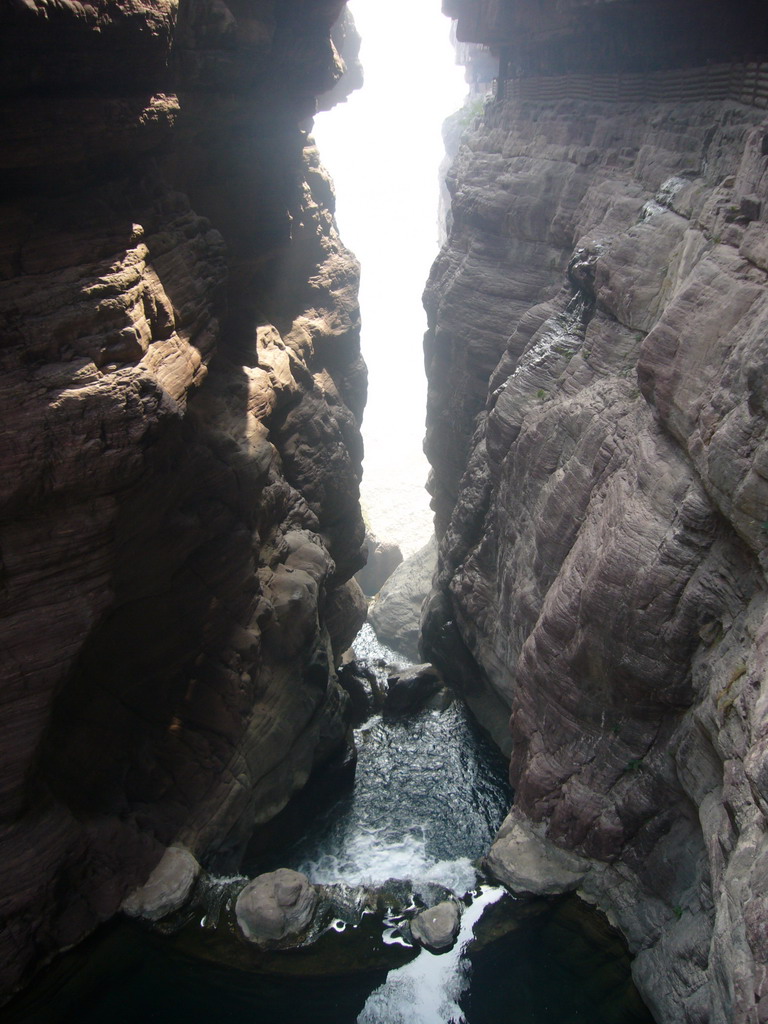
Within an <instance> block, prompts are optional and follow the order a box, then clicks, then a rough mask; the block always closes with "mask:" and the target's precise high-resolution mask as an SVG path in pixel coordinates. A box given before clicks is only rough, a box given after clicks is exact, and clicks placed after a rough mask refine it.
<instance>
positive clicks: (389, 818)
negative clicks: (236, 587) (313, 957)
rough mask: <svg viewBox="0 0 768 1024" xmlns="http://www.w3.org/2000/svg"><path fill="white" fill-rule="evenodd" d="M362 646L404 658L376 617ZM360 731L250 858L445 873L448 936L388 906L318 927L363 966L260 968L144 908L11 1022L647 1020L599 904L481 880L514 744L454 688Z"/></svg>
mask: <svg viewBox="0 0 768 1024" xmlns="http://www.w3.org/2000/svg"><path fill="white" fill-rule="evenodd" d="M356 649H357V653H358V656H360V655H361V654H362V653H364V654H365V655H366V657H367V658H369V659H371V664H373V665H375V664H376V663H377V660H378V662H379V664H378V669H377V670H378V672H379V674H380V675H381V676H385V675H386V668H384V667H383V666H384V663H385V662H387V661H389V662H391V661H392V660H393V658H394V657H395V652H392V651H389V650H388V649H386V648H382V647H381V646H380V645H378V644H377V642H376V640H375V637H374V636H373V634H372V633H371V631H370V630H369V629H367V628H366V629H365V630H364V632H363V634H362V635H361V637H360V638H359V639H358V642H357V644H356ZM356 741H357V745H358V751H359V753H358V765H357V771H356V775H355V779H354V783H353V784H351V786H349V787H348V788H347V790H346V791H345V792H343V793H341V794H340V795H337V797H336V799H335V800H334V801H333V803H332V805H331V806H328V807H326V809H325V810H324V811H322V812H321V813H318V814H315V815H313V816H311V817H308V818H307V819H306V821H305V828H304V831H303V834H302V835H300V836H299V837H298V838H296V839H295V840H294V841H293V842H292V844H291V845H289V846H287V847H285V846H284V847H283V848H282V849H280V850H279V851H273V852H272V853H271V854H269V855H264V854H261V855H260V856H259V857H254V858H252V863H250V864H247V865H246V870H247V872H248V873H250V874H253V873H255V872H257V871H261V870H267V869H269V868H271V867H276V866H278V865H280V866H288V867H295V868H298V869H299V870H302V871H304V872H306V873H307V874H308V875H309V876H310V878H311V879H312V880H313V881H314V882H316V883H323V884H333V883H339V882H344V883H349V884H355V883H360V884H366V885H367V884H377V885H381V884H382V883H385V882H387V880H388V879H392V878H399V879H408V880H409V884H408V886H407V887H406V891H408V892H411V893H413V894H414V897H413V898H414V900H415V901H416V902H417V903H418V902H419V900H420V899H421V900H422V902H427V903H428V902H429V900H430V898H432V899H433V900H434V899H441V898H444V896H445V893H444V892H442V890H440V892H441V893H442V895H440V894H438V895H437V896H436V897H435V892H436V891H437V890H436V889H435V886H440V887H445V888H446V889H451V890H453V892H454V893H455V895H456V897H457V898H459V900H460V903H461V904H462V905H463V914H462V920H461V931H460V933H459V936H458V939H457V942H456V944H455V945H454V947H453V948H452V949H451V950H450V951H449V952H446V953H443V954H441V955H433V954H432V953H429V952H427V951H426V950H416V949H415V948H411V947H410V944H409V943H408V942H407V941H405V940H404V939H403V938H402V936H401V935H400V933H399V931H398V924H399V922H400V920H401V919H398V918H396V917H395V916H394V914H393V913H391V914H390V916H389V917H385V919H384V921H383V924H382V922H381V921H380V920H379V919H374V918H373V917H371V918H365V919H363V921H362V922H361V924H360V925H359V927H357V928H353V929H350V928H348V927H347V928H346V929H345V928H344V926H343V924H341V922H339V924H340V925H341V927H340V929H339V930H340V931H343V932H345V934H344V935H343V936H338V937H337V938H336V939H334V938H333V937H331V936H330V935H326V936H324V938H323V940H322V941H324V942H325V943H326V945H327V943H328V942H329V941H330V942H334V941H338V942H346V943H348V944H349V943H350V942H352V943H353V944H355V945H353V947H352V949H353V958H352V963H353V964H355V969H354V970H350V968H349V960H347V961H346V966H344V967H343V968H341V967H338V966H336V967H334V966H333V965H334V960H333V956H332V957H331V958H330V960H328V961H327V962H326V963H327V965H329V966H323V967H322V968H321V969H319V970H318V969H317V968H312V966H311V963H310V960H309V959H308V958H307V957H306V956H305V955H304V954H302V953H301V952H293V953H284V954H279V955H278V960H277V964H275V963H272V964H271V965H270V967H269V972H270V973H268V974H264V973H261V974H259V973H255V971H254V970H253V969H252V970H239V969H236V968H235V967H233V966H227V965H224V964H222V963H221V962H210V961H208V960H206V959H199V958H197V957H192V956H189V955H188V953H184V952H182V949H181V948H180V946H179V943H177V942H176V941H175V940H174V938H173V937H171V938H163V937H161V936H158V935H156V934H152V933H150V932H148V931H147V930H145V929H144V928H142V927H141V926H140V925H137V924H134V923H128V922H124V923H114V924H112V925H111V926H109V927H107V928H105V929H104V930H103V931H102V932H101V933H100V934H98V935H96V936H94V937H93V939H91V940H90V941H89V942H87V943H84V944H83V945H82V946H81V947H78V948H77V949H76V950H74V951H72V952H71V953H69V954H67V955H65V956H64V957H61V958H60V959H59V960H58V961H57V962H56V963H55V964H54V965H53V966H52V968H50V969H49V971H48V972H47V973H46V974H44V975H43V976H41V978H40V979H39V981H38V983H37V984H36V985H35V986H33V987H32V988H31V989H30V991H29V992H28V993H26V994H25V995H24V996H23V997H22V998H21V999H20V1000H19V1001H18V1002H17V1003H16V1004H15V1005H13V1004H12V1005H11V1006H10V1007H9V1008H8V1009H7V1010H6V1011H5V1012H3V1011H0V1022H2V1024H38V1022H40V1024H64V1022H69V1021H73V1022H74V1021H77V1022H78V1024H96V1022H99V1024H101V1022H104V1024H107V1022H108V1024H128V1022H133V1021H142V1022H144V1021H157V1022H162V1024H182V1022H183V1024H198V1022H199V1024H204V1022H205V1024H217V1022H219V1021H221V1022H227V1024H305V1022H306V1024H326V1022H327V1024H651V1018H650V1016H649V1015H648V1013H647V1011H646V1010H645V1008H644V1007H643V1005H642V1003H641V1002H640V1000H639V997H638V996H637V993H636V991H635V990H634V987H633V986H632V983H631V979H630V975H629V961H628V958H627V955H626V952H625V950H624V948H623V946H622V944H621V942H620V941H619V940H618V938H617V937H616V936H615V934H613V933H612V932H611V931H610V929H608V928H607V926H606V925H605V923H604V921H603V920H602V918H601V917H600V916H599V915H596V914H595V913H594V912H592V911H591V910H589V909H588V908H586V907H585V906H584V905H583V904H581V903H580V902H579V901H578V900H576V899H575V898H570V899H567V900H564V901H560V902H554V903H552V902H548V901H544V900H541V901H537V902H533V903H530V902H525V901H518V900H514V899H512V898H511V897H510V896H508V895H507V894H506V893H505V892H504V890H502V889H500V888H498V887H494V886H491V885H488V884H484V883H482V880H481V878H480V876H479V875H478V872H477V869H476V863H477V860H478V858H479V857H481V855H482V854H483V853H484V852H485V851H486V850H487V849H488V846H489V844H490V842H491V841H492V837H493V835H494V833H495V831H496V829H497V828H498V825H499V824H500V822H501V820H502V818H503V816H504V814H505V812H506V810H507V807H508V804H509V799H510V793H509V789H508V787H507V783H506V778H505V776H506V770H505V769H506V766H505V763H504V761H503V759H502V758H501V757H500V755H499V754H498V753H497V752H496V751H495V748H493V747H492V746H491V745H490V743H489V742H488V741H487V740H486V739H485V737H484V736H483V735H482V734H481V733H480V731H479V730H478V729H477V727H476V725H475V724H474V722H473V720H472V719H471V717H470V716H469V715H468V713H467V711H466V709H465V708H464V706H463V705H462V704H461V703H459V702H454V703H453V704H451V705H450V706H449V707H448V708H446V709H445V710H443V711H437V710H429V709H425V710H422V711H419V712H418V713H416V714H413V715H409V716H406V717H404V718H401V719H398V720H394V721H387V720H385V719H384V718H382V717H381V716H380V715H377V716H374V717H373V718H372V719H371V720H369V721H368V722H366V723H365V725H363V726H362V727H361V728H360V729H358V730H357V734H356ZM195 928H197V925H195ZM382 928H383V933H382ZM230 941H231V940H230ZM182 946H183V943H182ZM374 947H375V948H376V950H377V951H378V952H376V953H375V955H374V956H373V957H372V958H371V959H370V960H366V957H368V955H369V954H370V951H371V949H373V948H374ZM310 948H312V947H310ZM348 948H349V947H348ZM387 948H391V949H393V953H394V955H395V956H399V963H400V966H397V964H396V963H394V964H393V965H392V966H391V968H390V969H389V971H387V970H386V969H385V968H383V967H382V962H383V961H382V951H384V955H385V957H386V956H389V954H387V953H386V949H387ZM398 950H399V952H398ZM356 951H358V952H356ZM302 956H305V959H304V961H303V964H304V966H302ZM280 957H284V958H285V959H284V961H281V960H280V959H279V958H280ZM408 958H410V960H409V962H405V961H406V960H408ZM358 961H359V962H358ZM339 962H340V961H339ZM368 963H370V966H364V965H365V964H368Z"/></svg>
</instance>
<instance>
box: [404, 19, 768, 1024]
mask: <svg viewBox="0 0 768 1024" xmlns="http://www.w3.org/2000/svg"><path fill="white" fill-rule="evenodd" d="M608 6H611V5H608ZM595 91H596V93H597V91H598V90H597V89H596V90H595ZM449 187H450V189H451V193H452V202H453V206H452V231H451V234H450V237H449V239H448V242H447V244H446V246H445V247H444V249H443V251H442V252H441V254H440V256H439V258H438V260H437V261H436V263H435V265H434V268H433V271H432V275H431V277H430V281H429V283H428V286H427V290H426V293H425V303H426V306H427V310H428V316H429V323H430V329H429V332H428V334H427V338H426V342H425V347H426V361H427V367H428V377H429V399H428V401H429V406H428V431H427V451H428V455H429V458H430V461H431V464H432V484H431V486H432V492H433V495H434V507H435V511H436V522H437V526H438V535H439V537H440V551H439V563H438V575H437V585H436V587H435V589H434V591H433V594H432V596H431V599H430V601H429V604H428V607H427V610H426V613H425V619H424V645H425V646H424V650H423V654H424V655H425V657H428V658H430V659H431V660H433V661H435V663H436V664H438V665H439V666H440V667H441V668H442V670H443V672H444V673H445V674H446V676H448V677H449V678H450V679H452V680H453V682H454V683H455V684H458V685H459V686H463V687H464V691H465V693H466V694H467V696H468V699H469V701H470V703H471V704H472V706H473V707H474V708H475V709H476V711H477V712H478V714H479V716H480V717H481V719H483V720H484V721H485V723H486V725H487V726H488V728H489V729H491V730H493V731H494V732H495V734H496V735H499V733H500V732H501V730H502V726H503V724H504V723H505V721H506V718H507V716H509V721H510V723H511V741H512V762H511V777H512V783H513V785H514V787H515V790H516V806H515V810H514V813H513V815H512V816H511V817H510V819H509V820H508V822H507V824H506V826H505V829H504V830H503V832H502V836H501V838H500V840H499V843H498V844H497V847H496V848H495V850H494V857H493V858H492V862H493V864H494V865H495V867H496V869H497V870H498V872H499V873H500V875H501V877H504V878H505V879H506V880H507V881H508V882H509V883H510V884H512V885H515V884H519V885H520V887H521V888H525V887H526V884H527V885H531V886H532V887H533V888H535V884H534V883H530V882H527V883H525V884H524V883H523V881H522V880H521V877H520V864H521V863H522V861H521V860H519V858H520V857H521V856H523V852H524V850H525V848H526V844H527V848H528V850H529V851H538V852H537V856H538V855H539V854H541V851H547V850H549V851H550V853H552V864H553V865H555V867H556V866H557V864H558V863H560V861H559V860H558V855H557V854H556V853H555V852H553V851H556V850H567V851H570V852H571V853H574V854H576V855H577V858H576V859H572V860H570V861H569V862H568V863H569V865H570V868H569V870H568V871H565V872H561V873H560V881H559V884H560V886H561V887H571V888H574V887H577V888H579V889H580V890H581V892H582V893H583V894H584V895H585V896H586V897H587V898H588V899H591V900H594V901H595V902H596V903H598V904H599V905H600V906H601V907H603V908H604V909H605V910H606V911H608V913H609V914H610V915H611V917H612V919H613V920H614V921H616V922H617V923H618V925H619V926H620V927H621V928H622V930H623V931H624V933H625V935H626V936H627V938H628V941H629V943H630V946H631V948H632V950H633V951H634V952H635V953H636V954H637V955H636V959H635V965H634V970H635V974H636V978H637V981H638V983H639V985H640V988H641V991H642V992H643V994H644V996H645V998H646V1000H647V1001H648V1003H649V1006H650V1007H651V1008H652V1010H653V1012H654V1014H655V1015H656V1017H657V1019H658V1020H659V1021H664V1022H669V1024H672V1022H674V1024H681V1022H689V1024H692V1022H697V1024H703V1022H710V1024H715V1022H717V1024H742V1022H750V1024H757V1022H765V1021H767V1020H768V932H767V931H766V922H767V921H768V842H767V841H766V827H767V826H768V821H767V820H766V819H767V816H768V675H767V674H766V668H767V665H766V661H767V659H768V603H767V601H766V578H765V574H766V569H767V568H768V561H767V559H768V389H767V388H766V379H767V378H766V371H765V367H766V365H767V364H768V116H766V113H765V111H764V110H759V109H756V108H754V107H750V106H747V105H741V104H738V103H733V102H729V101H723V102H713V101H709V102H694V103H677V104H676V103H674V102H667V103H659V104H653V103H634V104H633V103H625V102H621V101H620V97H617V100H616V102H605V101H599V100H597V99H594V100H590V98H589V97H588V96H584V95H583V94H582V96H581V98H580V99H578V100H575V99H571V98H569V96H568V95H567V91H566V86H565V85H562V86H561V94H560V96H559V98H558V99H557V100H556V101H554V102H546V103H545V102H535V101H533V100H513V99H507V100H505V101H504V102H501V103H497V104H493V105H489V106H488V107H487V108H486V113H485V115H484V117H483V118H481V119H479V120H478V121H476V122H475V124H474V125H473V126H472V128H471V129H470V130H469V132H468V133H467V134H466V135H465V138H464V142H463V145H462V148H461V150H460V152H459V154H458V157H457V159H456V161H455V162H454V165H453V169H452V171H451V173H450V176H449ZM505 855H506V856H505ZM553 870H554V868H553ZM516 872H517V874H516ZM555 875H557V870H555ZM541 884H542V885H544V882H543V881H542V882H541Z"/></svg>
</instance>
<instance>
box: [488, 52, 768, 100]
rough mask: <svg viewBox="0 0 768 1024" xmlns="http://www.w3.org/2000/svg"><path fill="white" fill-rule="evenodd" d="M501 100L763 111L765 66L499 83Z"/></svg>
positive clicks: (767, 81)
mask: <svg viewBox="0 0 768 1024" xmlns="http://www.w3.org/2000/svg"><path fill="white" fill-rule="evenodd" d="M504 98H505V99H514V100H533V101H535V102H539V103H556V102H557V101H558V100H562V99H577V100H597V101H600V102H605V103H642V102H651V103H667V102H675V103H680V102H694V101H696V100H733V101H735V102H736V103H745V104H748V105H749V106H753V107H760V108H762V109H766V108H768V63H762V64H711V65H707V66H706V67H698V68H678V69H673V70H670V71H653V72H648V73H627V74H621V73H619V74H610V75H585V74H569V75H558V76H551V77H538V78H515V79H510V80H508V81H507V82H505V83H504Z"/></svg>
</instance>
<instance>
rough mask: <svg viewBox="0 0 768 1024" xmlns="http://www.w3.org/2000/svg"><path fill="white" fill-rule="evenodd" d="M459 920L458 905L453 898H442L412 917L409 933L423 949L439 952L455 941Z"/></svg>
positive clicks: (448, 947)
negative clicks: (439, 901)
mask: <svg viewBox="0 0 768 1024" xmlns="http://www.w3.org/2000/svg"><path fill="white" fill-rule="evenodd" d="M460 920H461V915H460V914H459V908H458V905H457V904H456V903H455V902H454V901H453V900H444V901H443V902H442V903H438V904H436V905H435V906H434V907H428V908H427V909H426V910H422V911H421V912H420V913H418V914H416V916H415V917H414V918H412V920H411V935H412V936H413V938H414V939H415V940H416V941H417V942H418V943H419V945H421V946H424V947H425V949H429V950H431V951H432V952H433V953H440V952H442V951H443V950H445V949H450V947H451V946H452V945H453V943H454V942H455V941H456V936H457V935H458V934H459V924H460Z"/></svg>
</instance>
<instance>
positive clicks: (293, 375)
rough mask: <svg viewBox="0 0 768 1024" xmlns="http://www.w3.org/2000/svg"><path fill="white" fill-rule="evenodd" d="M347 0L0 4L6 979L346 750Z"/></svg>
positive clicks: (351, 295) (352, 509) (356, 375)
mask: <svg viewBox="0 0 768 1024" xmlns="http://www.w3.org/2000/svg"><path fill="white" fill-rule="evenodd" d="M341 7H342V2H341V0H314V2H304V0H301V2H300V0H282V2H281V3H279V4H275V3H273V2H271V0H255V2H252V3H249V4H240V3H237V4H236V3H231V4H227V3H222V2H218V0H217V2H215V3H208V2H204V0H182V2H180V3H177V2H174V0H152V2H141V0H126V2H122V0H121V2H119V3H111V2H110V3H108V2H106V0H91V2H89V3H86V4H81V3H75V2H70V0H60V2H56V3H51V2H48V0H24V2H21V0H19V2H10V3H7V4H4V5H3V9H2V11H1V12H0V40H2V42H1V43H0V47H1V48H2V62H1V66H2V76H1V77H0V108H1V109H2V115H3V123H4V136H3V145H2V147H0V195H1V196H2V200H1V201H0V218H1V219H2V224H3V231H2V245H1V247H0V333H1V334H2V342H1V343H0V364H1V366H2V379H1V380H0V394H1V395H2V397H1V398H0V465H1V467H2V472H0V552H1V558H0V581H1V584H2V585H1V586H0V631H2V640H1V641H0V652H1V653H0V662H2V667H3V672H2V675H3V681H2V691H1V696H0V700H2V705H3V715H2V726H0V729H1V730H2V731H1V734H0V762H1V769H0V807H1V809H2V810H1V813H2V822H3V825H2V832H0V856H1V857H2V863H3V880H4V884H3V904H2V914H1V915H0V916H1V917H2V920H3V925H2V932H1V933H0V965H2V966H1V967H0V975H1V976H2V978H1V980H0V988H2V989H10V988H13V987H14V986H16V985H18V984H19V982H20V981H21V980H22V979H24V978H25V977H26V976H27V974H28V972H29V971H30V970H31V969H33V968H34V966H36V965H37V964H38V963H39V962H40V961H41V960H43V959H45V958H46V957H47V956H49V955H51V953H52V952H53V951H55V950H57V949H59V948H62V947H65V946H68V945H71V944H72V943H74V942H76V941H77V940H79V939H80V938H81V937H82V936H83V935H85V934H86V933H87V932H88V931H89V930H91V929H92V928H93V927H94V926H95V925H96V924H97V923H98V922H99V921H103V920H105V919H106V918H107V917H109V916H110V915H111V914H112V913H113V912H114V911H115V910H116V909H117V908H118V907H119V906H120V903H121V901H122V899H123V897H124V895H125V893H126V892H127V891H128V890H129V889H130V888H131V887H132V886H134V885H135V884H136V883H137V882H139V881H142V880H143V879H144V878H146V876H147V875H148V873H149V871H150V869H151V868H152V867H153V865H154V864H155V863H156V862H157V861H158V860H159V858H160V856H161V855H162V853H163V851H164V850H165V848H166V847H167V846H169V845H170V844H174V843H181V844H182V845H184V846H186V847H189V848H190V849H191V850H192V851H193V852H194V853H195V854H196V855H197V856H198V857H201V858H203V859H204V860H205V861H206V863H210V862H212V861H213V862H216V863H217V864H220V865H221V866H231V865H232V864H234V863H236V862H237V858H238V854H239V852H240V851H241V849H242V848H243V845H244V843H245V841H246V840H247V838H248V835H249V833H250V832H251V830H252V828H253V826H254V823H258V822H260V821H264V820H266V819H267V818H269V817H271V816H272V815H274V814H275V813H276V812H277V811H278V810H279V809H280V808H281V807H282V806H283V805H284V804H285V803H286V801H287V800H288V798H289V797H290V795H291V793H292V792H293V791H294V790H295V789H296V788H297V787H299V786H301V785H302V784H303V783H304V782H305V781H306V779H307V777H308V776H309V774H310V772H311V771H312V770H313V768H314V767H315V766H317V765H318V764H320V763H322V762H323V760H324V759H325V758H327V757H328V756H329V754H330V753H332V752H333V751H334V750H335V749H336V748H338V746H339V745H340V744H343V743H344V740H345V733H346V725H345V722H344V717H343V714H342V712H343V709H344V704H345V700H346V698H345V697H344V695H343V692H342V691H341V689H340V688H339V687H338V685H337V682H336V679H335V673H334V665H335V663H336V661H337V659H338V657H339V655H340V653H341V651H342V650H343V649H344V648H345V647H346V646H347V645H348V643H349V640H350V638H351V635H353V634H354V632H355V631H356V628H357V626H358V625H359V623H360V621H361V620H362V618H363V617H364V615H365V602H364V600H363V599H362V595H361V593H360V591H359V588H358V587H357V585H356V584H354V583H352V582H350V581H351V577H352V576H353V574H354V572H355V571H356V570H357V569H358V568H359V567H360V566H361V565H362V563H363V560H364V559H363V556H362V553H361V549H362V544H363V538H364V528H363V523H362V519H361V516H360V510H359V505H358V481H359V477H360V471H361V470H360V463H361V456H362V445H361V441H360V435H359V429H358V428H359V422H360V417H361V415H362V408H363V404H364V401H365V367H364V365H363V363H362V360H361V358H360V353H359V338H358V334H359V322H358V310H357V301H356V289H357V278H358V268H357V265H356V262H355V260H354V258H353V257H352V256H351V254H350V253H349V252H347V251H346V250H345V248H344V246H343V245H342V244H341V242H340V241H339V238H338V236H337V234H336V229H335V225H334V221H333V207H334V196H333V189H332V185H331V183H330V181H329V179H328V177H327V175H326V173H325V171H324V170H323V168H322V166H321V165H320V163H319V160H318V156H317V153H316V151H315V149H314V148H313V146H312V144H311V139H310V138H308V136H307V128H308V124H309V122H308V119H309V118H310V117H311V115H312V114H313V112H314V111H315V108H316V97H317V96H318V95H320V94H322V93H325V92H327V91H328V90H329V89H331V87H332V86H334V83H336V82H337V81H338V79H339V77H340V75H341V73H342V70H343V63H342V61H341V59H340V57H339V55H338V53H337V52H336V49H335V48H334V46H333V44H332V42H331V26H332V24H333V22H334V21H335V19H336V17H337V15H338V14H339V12H340V9H341ZM342 35H345V36H346V37H347V38H349V32H348V31H347V32H346V33H342ZM337 38H338V37H337ZM341 91H342V93H343V88H342V89H341ZM338 94H339V89H338V87H337V93H336V95H338Z"/></svg>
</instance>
